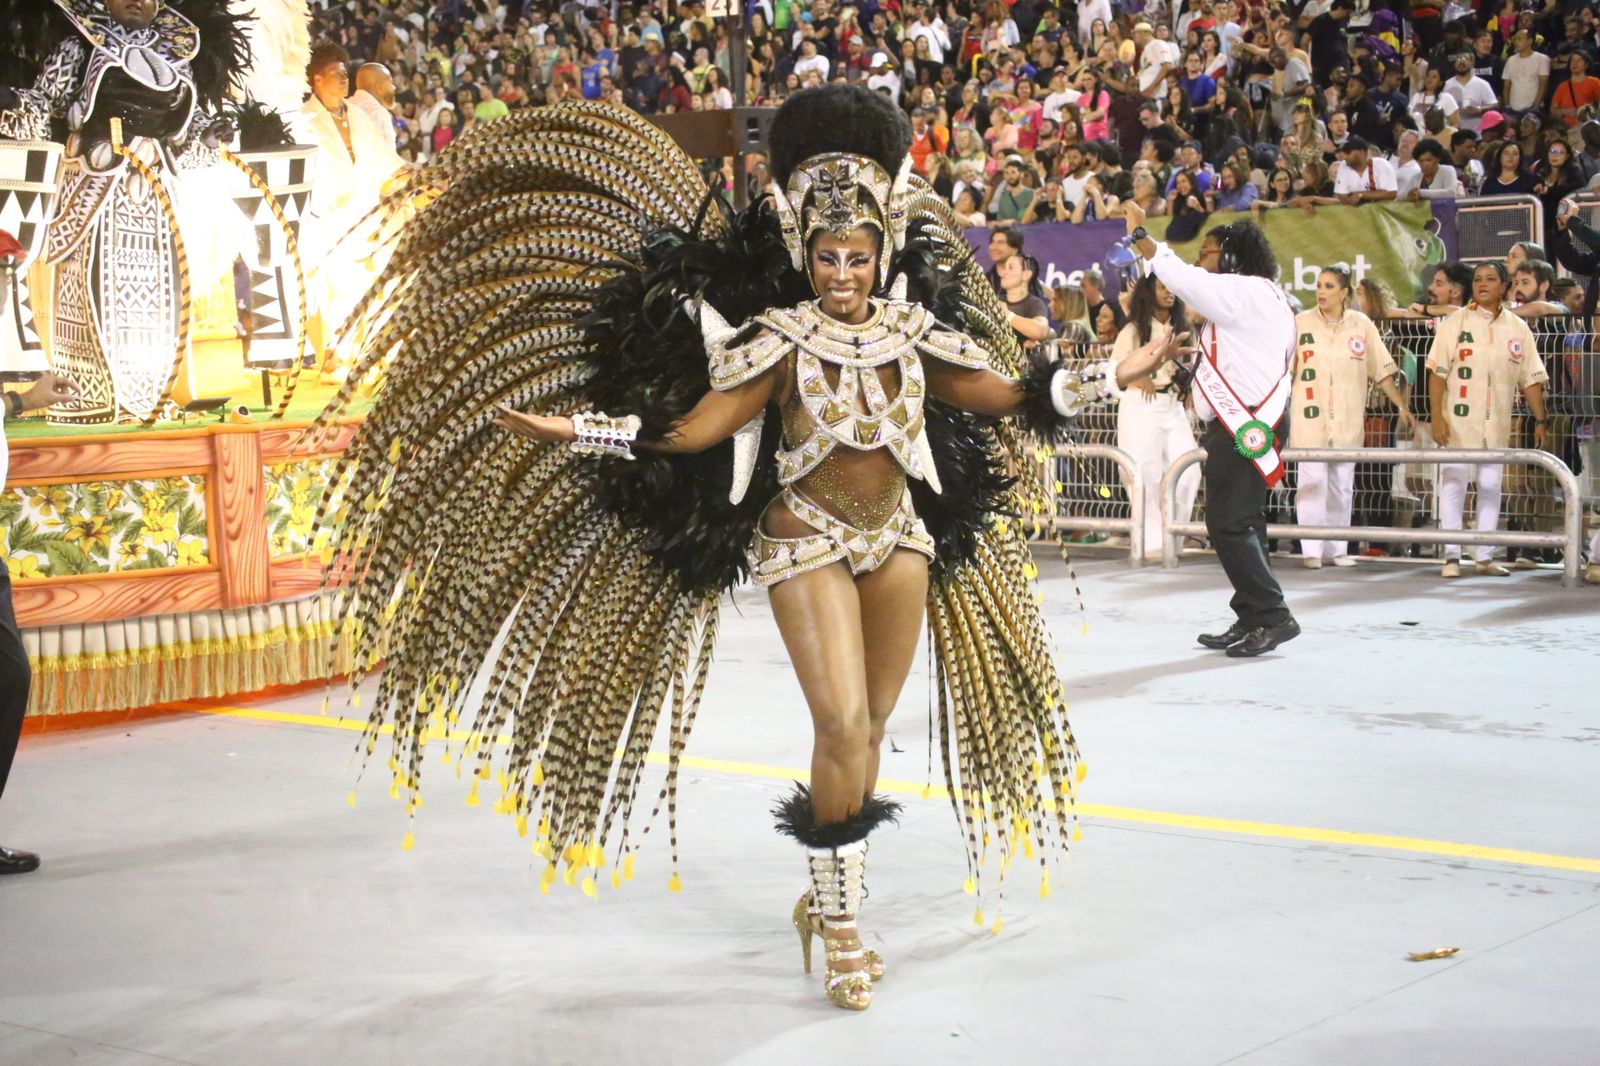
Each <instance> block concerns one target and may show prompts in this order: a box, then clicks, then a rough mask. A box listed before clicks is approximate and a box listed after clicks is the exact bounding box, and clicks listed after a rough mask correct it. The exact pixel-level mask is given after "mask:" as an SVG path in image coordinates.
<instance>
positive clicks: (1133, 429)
mask: <svg viewBox="0 0 1600 1066" xmlns="http://www.w3.org/2000/svg"><path fill="white" fill-rule="evenodd" d="M1117 447H1118V448H1121V449H1122V450H1123V451H1125V452H1127V453H1128V454H1129V455H1130V456H1132V457H1133V463H1134V466H1135V467H1136V468H1137V469H1138V471H1139V478H1140V480H1142V481H1143V482H1144V553H1145V555H1147V556H1149V555H1158V554H1160V552H1161V478H1162V476H1163V475H1164V474H1166V472H1167V468H1168V467H1170V466H1171V465H1172V463H1173V461H1174V460H1176V459H1177V458H1178V456H1180V455H1183V454H1184V453H1185V452H1191V451H1193V450H1194V449H1195V448H1197V447H1199V445H1198V444H1196V443H1195V439H1194V429H1193V428H1192V427H1191V426H1190V425H1189V412H1187V411H1186V410H1184V407H1183V404H1182V403H1180V402H1179V401H1178V398H1177V397H1176V396H1175V395H1173V394H1172V393H1169V392H1158V393H1156V394H1155V395H1154V396H1151V397H1149V398H1148V399H1147V398H1146V397H1145V395H1144V394H1143V393H1142V392H1140V391H1138V390H1137V389H1129V390H1128V391H1127V392H1126V393H1124V394H1123V396H1122V401H1121V403H1119V404H1118V406H1117ZM1128 490H1129V491H1130V492H1131V491H1133V487H1132V486H1131V485H1130V486H1128ZM1199 492H1200V466H1199V464H1196V465H1194V466H1191V467H1190V468H1189V469H1187V470H1185V471H1184V472H1183V474H1182V475H1181V476H1179V478H1178V512H1177V514H1175V515H1173V519H1174V520H1175V521H1179V522H1184V521H1188V519H1189V516H1190V515H1192V514H1194V498H1195V496H1197V495H1198V494H1199Z"/></svg>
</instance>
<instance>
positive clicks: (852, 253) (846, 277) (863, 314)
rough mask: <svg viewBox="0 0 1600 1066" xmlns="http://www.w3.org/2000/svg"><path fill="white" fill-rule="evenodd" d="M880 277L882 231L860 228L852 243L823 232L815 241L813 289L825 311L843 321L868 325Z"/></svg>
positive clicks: (812, 274)
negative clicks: (870, 304) (869, 303)
mask: <svg viewBox="0 0 1600 1066" xmlns="http://www.w3.org/2000/svg"><path fill="white" fill-rule="evenodd" d="M877 277H878V232H877V230H874V229H870V228H868V227H866V226H860V227H857V229H856V230H855V231H854V232H852V233H851V234H850V237H849V239H848V240H840V239H839V238H838V237H835V236H834V235H833V234H831V233H828V232H827V231H823V232H821V233H818V234H817V235H816V237H814V238H813V239H812V241H811V288H812V290H813V291H814V292H815V293H816V294H817V296H818V298H819V302H820V304H821V307H822V312H823V313H824V314H826V315H827V316H828V317H829V318H836V319H838V320H839V321H841V322H852V323H854V322H864V321H866V318H867V299H868V297H870V296H871V295H872V289H873V286H874V285H875V284H876V282H877Z"/></svg>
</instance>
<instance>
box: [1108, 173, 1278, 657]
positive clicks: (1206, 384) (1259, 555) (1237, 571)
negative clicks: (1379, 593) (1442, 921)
mask: <svg viewBox="0 0 1600 1066" xmlns="http://www.w3.org/2000/svg"><path fill="white" fill-rule="evenodd" d="M1124 210H1125V211H1126V215H1125V218H1126V219H1127V224H1128V233H1129V236H1131V237H1132V238H1133V247H1134V250H1135V251H1137V252H1138V253H1139V254H1140V255H1141V256H1143V257H1144V259H1145V261H1146V263H1147V264H1148V268H1149V270H1150V271H1151V272H1152V273H1154V274H1155V276H1156V277H1158V278H1160V279H1161V282H1162V284H1164V285H1165V286H1166V287H1167V288H1169V289H1171V290H1172V291H1173V292H1174V293H1176V294H1177V295H1178V296H1179V297H1180V298H1181V299H1182V300H1183V302H1184V303H1186V304H1188V305H1189V309H1190V310H1191V311H1193V312H1194V313H1195V314H1197V315H1199V316H1201V317H1202V318H1204V319H1205V320H1206V324H1205V326H1203V327H1202V328H1201V329H1200V331H1199V333H1198V335H1197V336H1196V338H1195V340H1196V343H1197V346H1198V348H1199V358H1197V359H1196V361H1195V377H1194V404H1195V412H1196V413H1197V414H1199V416H1200V419H1201V421H1202V422H1203V423H1204V424H1205V430H1204V432H1203V433H1202V435H1201V440H1200V444H1201V447H1203V448H1205V450H1206V466H1205V485H1206V532H1207V533H1209V534H1210V536H1211V546H1212V547H1213V548H1215V549H1216V552H1217V559H1218V561H1220V562H1221V563H1222V568H1223V570H1224V571H1225V572H1226V573H1227V575H1228V581H1229V582H1230V583H1231V584H1232V585H1233V601H1232V607H1233V612H1234V614H1235V616H1236V620H1235V622H1234V623H1233V625H1232V626H1230V627H1229V628H1228V629H1227V631H1226V632H1223V633H1214V634H1213V633H1204V634H1201V636H1200V638H1199V640H1200V643H1201V644H1203V645H1205V646H1206V647H1208V648H1218V649H1222V648H1226V649H1227V653H1228V655H1229V656H1230V657H1232V658H1252V657H1254V656H1257V655H1260V654H1262V653H1263V652H1268V651H1271V650H1272V649H1273V648H1276V647H1277V646H1278V645H1280V644H1282V643H1284V642H1285V641H1288V640H1293V639H1294V638H1295V637H1297V636H1299V635H1300V626H1299V624H1298V623H1296V622H1295V620H1294V616H1293V615H1291V614H1290V613H1289V606H1288V604H1286V603H1285V602H1284V599H1283V589H1282V587H1280V586H1279V584H1278V581H1277V579H1276V578H1274V577H1273V576H1272V568H1271V567H1270V566H1269V565H1268V562H1267V515H1266V508H1267V493H1268V490H1269V489H1271V487H1272V486H1274V485H1276V484H1277V483H1278V482H1279V480H1281V479H1282V477H1283V460H1282V459H1281V458H1280V457H1279V455H1278V451H1279V449H1280V448H1281V447H1282V443H1283V436H1284V431H1285V429H1286V424H1287V420H1286V418H1285V412H1286V409H1287V407H1288V402H1289V394H1290V389H1291V383H1290V380H1289V363H1290V359H1291V357H1292V355H1293V351H1294V343H1295V328H1294V311H1293V310H1292V309H1291V308H1290V307H1289V302H1288V300H1287V299H1286V298H1285V297H1284V295H1283V292H1282V291H1281V290H1280V289H1279V288H1278V284H1277V277H1278V262H1277V259H1276V258H1274V256H1273V254H1272V248H1271V246H1269V245H1268V244H1267V239H1266V237H1265V236H1264V235H1263V234H1262V232H1261V231H1260V230H1259V229H1258V228H1256V227H1255V226H1254V225H1252V224H1251V223H1249V222H1236V223H1233V224H1232V225H1228V226H1222V227H1219V228H1218V229H1215V230H1212V231H1211V232H1210V233H1208V234H1206V236H1205V237H1204V238H1203V239H1202V240H1201V242H1200V254H1199V259H1198V263H1197V265H1195V266H1190V265H1189V264H1188V263H1185V262H1184V261H1183V260H1181V259H1179V258H1178V256H1177V255H1176V254H1175V253H1174V252H1173V251H1172V249H1170V248H1168V247H1167V246H1166V245H1165V244H1158V243H1157V242H1156V241H1154V240H1152V239H1151V238H1150V237H1149V236H1148V235H1147V234H1146V233H1145V229H1144V217H1145V216H1144V211H1143V210H1141V209H1140V208H1139V207H1138V205H1137V204H1133V203H1132V202H1129V203H1127V204H1125V205H1124ZM1171 352H1172V349H1171V347H1170V346H1165V347H1163V346H1160V345H1152V346H1149V347H1148V348H1146V349H1142V350H1140V351H1139V352H1136V353H1134V355H1132V356H1130V357H1129V358H1128V359H1127V360H1125V361H1123V362H1122V363H1120V364H1119V365H1118V367H1117V379H1118V384H1119V385H1120V384H1121V383H1122V381H1123V380H1124V379H1126V380H1128V381H1132V380H1133V379H1135V378H1137V377H1139V376H1141V375H1143V374H1146V373H1148V372H1149V371H1150V369H1152V368H1153V367H1154V366H1156V365H1157V364H1159V363H1160V362H1161V360H1163V359H1166V358H1170V356H1171Z"/></svg>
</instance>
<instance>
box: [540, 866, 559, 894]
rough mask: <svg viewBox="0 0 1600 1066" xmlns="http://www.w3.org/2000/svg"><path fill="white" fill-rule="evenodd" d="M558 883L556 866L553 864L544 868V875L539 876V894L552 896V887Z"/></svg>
mask: <svg viewBox="0 0 1600 1066" xmlns="http://www.w3.org/2000/svg"><path fill="white" fill-rule="evenodd" d="M555 883H556V864H555V863H551V864H550V865H549V866H546V867H545V868H544V873H542V874H540V875H539V892H540V894H541V895H545V896H548V895H549V894H550V886H551V885H553V884H555Z"/></svg>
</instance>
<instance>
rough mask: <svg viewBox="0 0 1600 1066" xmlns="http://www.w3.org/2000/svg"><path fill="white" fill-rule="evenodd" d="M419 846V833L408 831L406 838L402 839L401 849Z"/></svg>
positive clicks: (408, 849)
mask: <svg viewBox="0 0 1600 1066" xmlns="http://www.w3.org/2000/svg"><path fill="white" fill-rule="evenodd" d="M416 846H417V834H415V833H407V834H406V837H405V839H404V840H402V841H400V850H401V851H410V850H411V849H412V848H414V847H416Z"/></svg>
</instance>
